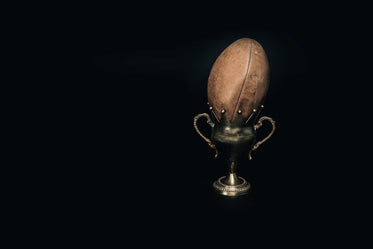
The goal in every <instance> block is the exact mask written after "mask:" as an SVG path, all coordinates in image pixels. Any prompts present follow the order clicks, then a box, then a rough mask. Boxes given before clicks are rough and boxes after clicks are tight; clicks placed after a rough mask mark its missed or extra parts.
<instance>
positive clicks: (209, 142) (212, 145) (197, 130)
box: [193, 113, 218, 158]
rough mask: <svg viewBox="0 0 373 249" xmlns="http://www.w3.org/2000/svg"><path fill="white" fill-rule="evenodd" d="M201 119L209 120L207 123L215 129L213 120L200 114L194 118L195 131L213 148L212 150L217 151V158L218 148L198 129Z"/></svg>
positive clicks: (205, 114) (216, 155)
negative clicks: (198, 122)
mask: <svg viewBox="0 0 373 249" xmlns="http://www.w3.org/2000/svg"><path fill="white" fill-rule="evenodd" d="M200 117H205V118H206V119H207V121H206V122H207V123H208V124H209V125H210V126H211V127H214V123H213V122H212V121H211V118H210V116H209V115H208V114H207V113H200V114H198V115H197V116H195V117H194V123H193V124H194V129H196V132H197V133H198V134H199V135H200V136H201V137H202V138H203V140H205V141H206V142H207V143H208V145H209V146H210V147H211V148H212V149H214V150H215V158H217V157H218V150H217V149H216V147H215V144H213V143H212V142H211V140H210V139H208V138H207V137H205V136H204V135H203V134H202V133H201V132H200V131H199V129H198V126H197V121H198V119H199V118H200Z"/></svg>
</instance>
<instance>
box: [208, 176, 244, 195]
mask: <svg viewBox="0 0 373 249" xmlns="http://www.w3.org/2000/svg"><path fill="white" fill-rule="evenodd" d="M227 178H228V176H223V177H220V178H219V179H218V180H216V181H215V182H214V183H213V184H212V186H213V188H214V189H215V191H216V192H217V193H218V194H221V195H226V196H239V195H244V194H247V193H248V192H249V189H250V183H248V182H247V181H246V180H245V179H244V178H242V177H240V176H238V177H237V178H238V182H237V183H236V184H234V185H230V184H226V183H227Z"/></svg>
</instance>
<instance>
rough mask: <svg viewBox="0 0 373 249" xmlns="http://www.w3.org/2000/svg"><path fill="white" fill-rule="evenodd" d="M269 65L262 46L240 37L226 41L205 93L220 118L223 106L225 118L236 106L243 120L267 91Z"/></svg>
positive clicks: (234, 111)
mask: <svg viewBox="0 0 373 249" xmlns="http://www.w3.org/2000/svg"><path fill="white" fill-rule="evenodd" d="M268 85H269V65H268V60H267V56H266V54H265V52H264V50H263V48H262V46H261V45H260V44H259V43H258V42H257V41H255V40H253V39H249V38H242V39H239V40H237V41H235V42H234V43H232V44H231V45H229V46H228V47H227V48H226V49H225V50H224V51H223V52H222V53H221V54H220V55H219V57H218V58H217V59H216V61H215V63H214V65H213V67H212V69H211V72H210V76H209V79H208V86H207V97H208V101H209V104H210V106H211V107H212V108H213V109H212V111H213V113H214V114H215V116H216V118H217V119H218V120H220V118H221V111H222V110H223V109H224V110H225V111H226V112H225V115H226V116H227V118H228V119H229V120H231V121H232V120H234V119H235V117H236V116H237V115H239V114H238V113H237V112H238V110H241V111H242V114H241V115H242V116H243V118H244V119H245V120H246V119H247V118H248V117H249V116H250V114H251V113H252V111H253V109H257V108H258V107H259V106H260V105H261V104H262V101H263V99H264V97H265V95H266V94H267V90H268Z"/></svg>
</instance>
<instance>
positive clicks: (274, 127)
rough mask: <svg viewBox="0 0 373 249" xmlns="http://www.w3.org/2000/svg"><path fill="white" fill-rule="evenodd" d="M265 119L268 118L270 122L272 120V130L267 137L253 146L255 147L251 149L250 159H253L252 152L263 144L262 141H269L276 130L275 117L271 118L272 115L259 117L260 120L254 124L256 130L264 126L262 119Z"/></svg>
mask: <svg viewBox="0 0 373 249" xmlns="http://www.w3.org/2000/svg"><path fill="white" fill-rule="evenodd" d="M264 120H268V121H269V122H271V124H272V131H271V132H270V133H269V135H268V136H267V137H265V138H264V139H263V140H262V141H259V142H257V143H256V144H255V145H254V146H253V148H252V149H251V150H250V152H249V160H251V159H252V156H251V152H253V151H255V150H256V149H258V147H259V146H260V145H261V144H262V143H264V142H265V141H267V140H268V139H269V138H270V137H271V136H272V135H273V133H274V132H275V129H276V125H275V121H273V119H272V118H270V117H266V116H263V117H261V118H260V119H259V121H258V123H257V124H256V125H255V126H254V128H255V130H257V129H259V128H260V127H262V125H263V124H262V121H264Z"/></svg>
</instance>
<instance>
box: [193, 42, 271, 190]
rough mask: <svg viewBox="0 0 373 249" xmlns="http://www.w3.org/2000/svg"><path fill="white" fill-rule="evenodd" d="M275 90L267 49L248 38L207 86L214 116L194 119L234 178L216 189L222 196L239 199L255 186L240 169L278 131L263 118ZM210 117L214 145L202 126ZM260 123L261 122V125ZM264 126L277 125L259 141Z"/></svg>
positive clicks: (227, 53)
mask: <svg viewBox="0 0 373 249" xmlns="http://www.w3.org/2000/svg"><path fill="white" fill-rule="evenodd" d="M268 86H269V65H268V60H267V56H266V54H265V52H264V50H263V48H262V46H261V45H260V44H259V43H258V42H257V41H255V40H253V39H249V38H242V39H239V40H237V41H235V42H233V43H232V44H231V45H229V46H228V47H227V48H226V49H225V50H224V51H223V52H222V53H221V54H220V55H219V57H218V58H217V59H216V61H215V63H214V65H213V67H212V69H211V72H210V75H209V78H208V84H207V98H208V105H209V109H210V112H211V118H210V115H209V114H207V113H201V114H198V115H197V116H195V117H194V128H195V130H196V131H197V133H198V134H199V135H200V136H201V137H202V138H203V139H204V140H205V141H206V142H207V143H208V145H209V146H210V147H211V148H212V149H214V150H215V158H217V157H218V156H219V157H221V158H223V159H225V160H226V161H227V163H228V166H229V173H228V175H226V176H223V177H220V178H219V179H217V180H216V181H215V182H214V183H213V188H214V189H215V191H217V193H219V194H221V195H226V196H238V195H244V194H246V193H248V191H249V189H250V183H249V182H247V181H246V180H245V179H244V178H243V177H240V176H237V174H236V169H237V163H238V162H239V160H240V159H241V158H242V156H244V155H247V156H248V157H249V159H250V160H251V159H252V152H253V151H255V150H256V149H257V148H258V147H259V146H260V145H261V144H262V143H264V142H265V141H267V140H268V139H269V138H270V137H271V136H272V134H273V132H274V130H275V122H274V121H273V120H272V119H271V118H269V117H266V116H262V117H260V118H259V115H260V113H261V111H262V110H263V108H264V105H263V103H264V99H265V96H266V94H267V91H268ZM201 117H204V118H206V119H207V123H208V124H209V125H210V126H211V127H212V132H211V139H208V138H207V137H206V136H204V135H203V134H202V133H201V132H200V130H199V129H198V126H197V121H198V120H199V119H200V118H201ZM258 118H259V119H258ZM263 121H269V122H270V123H271V124H272V131H271V132H270V133H269V134H268V135H267V136H266V137H265V138H264V139H263V140H261V141H259V142H257V141H256V135H257V131H258V129H259V128H260V127H261V126H262V122H263Z"/></svg>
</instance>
